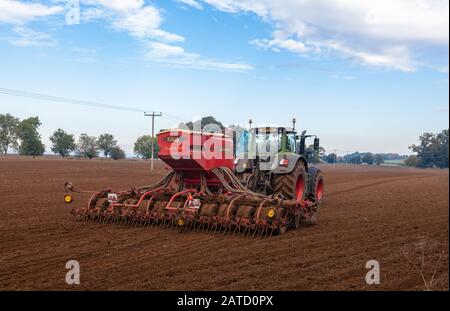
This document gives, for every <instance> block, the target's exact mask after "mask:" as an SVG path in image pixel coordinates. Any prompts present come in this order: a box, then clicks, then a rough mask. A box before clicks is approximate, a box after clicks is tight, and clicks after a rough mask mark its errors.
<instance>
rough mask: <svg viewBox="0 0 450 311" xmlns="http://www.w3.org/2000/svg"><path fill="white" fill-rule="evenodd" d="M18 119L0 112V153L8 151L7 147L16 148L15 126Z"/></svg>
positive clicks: (17, 123)
mask: <svg viewBox="0 0 450 311" xmlns="http://www.w3.org/2000/svg"><path fill="white" fill-rule="evenodd" d="M18 126H19V119H18V118H15V117H13V116H12V115H10V114H9V113H7V114H0V153H5V154H7V153H8V148H10V147H11V148H15V149H17V146H18V145H17V138H18V137H17V127H18Z"/></svg>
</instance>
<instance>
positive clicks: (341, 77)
mask: <svg viewBox="0 0 450 311" xmlns="http://www.w3.org/2000/svg"><path fill="white" fill-rule="evenodd" d="M333 78H335V79H342V80H348V81H351V80H356V77H355V76H341V75H338V74H334V75H333Z"/></svg>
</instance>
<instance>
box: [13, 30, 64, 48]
mask: <svg viewBox="0 0 450 311" xmlns="http://www.w3.org/2000/svg"><path fill="white" fill-rule="evenodd" d="M13 31H14V32H15V33H17V34H18V35H19V38H16V39H12V40H11V43H12V44H13V45H15V46H34V47H42V46H48V47H51V46H56V41H55V40H53V39H52V37H51V36H50V35H48V34H45V33H42V32H38V31H34V30H32V29H30V28H26V27H15V28H14V29H13Z"/></svg>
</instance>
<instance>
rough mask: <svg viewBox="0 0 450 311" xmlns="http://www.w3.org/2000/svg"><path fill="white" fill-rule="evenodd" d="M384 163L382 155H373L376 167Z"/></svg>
mask: <svg viewBox="0 0 450 311" xmlns="http://www.w3.org/2000/svg"><path fill="white" fill-rule="evenodd" d="M383 163H384V157H383V155H382V154H377V155H375V164H376V165H381V164H383Z"/></svg>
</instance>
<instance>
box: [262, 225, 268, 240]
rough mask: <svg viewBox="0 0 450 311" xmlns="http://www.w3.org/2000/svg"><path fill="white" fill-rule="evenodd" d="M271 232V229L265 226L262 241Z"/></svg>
mask: <svg viewBox="0 0 450 311" xmlns="http://www.w3.org/2000/svg"><path fill="white" fill-rule="evenodd" d="M268 232H269V227H267V225H266V226H265V228H264V230H263V233H262V234H261V239H262V238H263V237H264V238H265V237H267V233H268Z"/></svg>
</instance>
